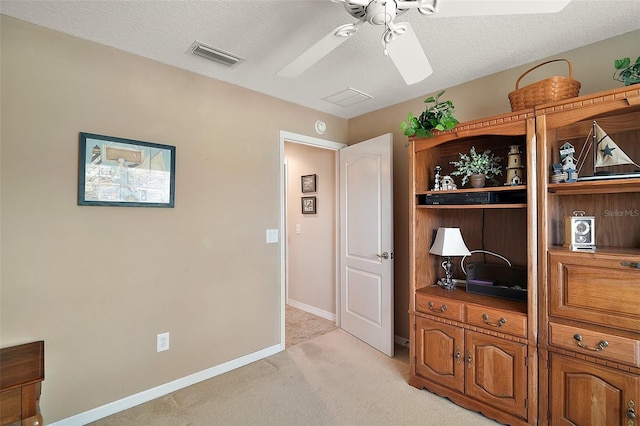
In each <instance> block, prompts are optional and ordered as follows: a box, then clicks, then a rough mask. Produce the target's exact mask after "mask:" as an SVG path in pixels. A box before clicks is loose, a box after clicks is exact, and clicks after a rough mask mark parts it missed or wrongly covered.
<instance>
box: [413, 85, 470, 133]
mask: <svg viewBox="0 0 640 426" xmlns="http://www.w3.org/2000/svg"><path fill="white" fill-rule="evenodd" d="M444 92H445V91H444V90H443V91H442V92H440V93H438V94H437V95H436V96H435V97H434V96H429V97H428V98H427V99H425V100H424V103H425V104H427V106H426V108H425V110H424V111H423V112H422V114H420V116H418V117H416V116H414V115H413V113H412V112H409V114H408V115H407V120H406V121H403V122H402V123H401V124H400V130H402V131H403V132H404V134H405V136H414V135H415V136H416V137H419V138H422V137H425V136H429V137H432V136H433V131H434V130H449V129H453V128H454V127H455V126H456V124H458V123H459V121H458V120H457V119H456V118H455V117H454V116H453V110H454V106H453V102H451V101H440V96H442V94H443V93H444Z"/></svg>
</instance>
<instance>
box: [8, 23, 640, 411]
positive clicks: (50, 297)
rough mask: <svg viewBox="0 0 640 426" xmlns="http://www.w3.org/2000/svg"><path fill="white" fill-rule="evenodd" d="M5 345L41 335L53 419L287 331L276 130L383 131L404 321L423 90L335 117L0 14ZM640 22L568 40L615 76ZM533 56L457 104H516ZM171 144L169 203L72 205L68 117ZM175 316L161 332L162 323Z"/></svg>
mask: <svg viewBox="0 0 640 426" xmlns="http://www.w3.org/2000/svg"><path fill="white" fill-rule="evenodd" d="M0 28H1V29H0V31H1V34H0V35H1V37H0V40H1V46H0V54H1V69H0V71H1V77H2V78H1V83H0V84H1V85H0V90H1V93H2V98H1V104H0V108H1V126H2V128H1V133H0V137H1V146H0V154H1V157H0V161H1V164H0V166H1V172H0V179H1V181H0V182H1V187H0V190H1V212H0V213H1V218H0V220H1V222H0V225H1V227H0V228H1V232H2V233H1V235H0V238H1V241H0V243H1V247H0V249H1V255H2V259H1V262H2V264H1V276H0V278H1V283H0V284H1V286H2V288H1V293H0V296H1V301H0V304H1V305H0V308H1V316H0V321H1V324H0V338H1V342H0V345H1V346H3V347H4V346H10V345H12V344H18V343H23V342H27V341H32V340H39V339H43V340H45V342H46V380H45V382H44V384H43V396H42V401H41V405H42V409H43V412H44V415H45V420H46V422H47V423H50V422H53V421H56V420H59V419H62V418H65V417H68V416H71V415H74V414H77V413H80V412H83V411H86V410H89V409H92V408H95V407H98V406H101V405H104V404H106V403H108V402H111V401H114V400H118V399H120V398H123V397H126V396H129V395H132V394H135V393H137V392H140V391H143V390H146V389H149V388H152V387H154V386H157V385H161V384H164V383H167V382H169V381H171V380H174V379H177V378H180V377H184V376H186V375H188V374H190V373H194V372H197V371H201V370H204V369H206V368H209V367H212V366H216V365H219V364H221V363H223V362H225V361H229V360H232V359H235V358H238V357H240V356H243V355H246V354H248V353H251V352H254V351H257V350H260V349H264V348H267V347H271V346H273V345H276V344H278V343H279V341H280V335H279V332H280V328H279V321H280V312H279V306H280V299H279V297H280V294H279V293H280V288H279V283H280V277H279V264H280V258H279V249H278V245H277V244H265V229H268V228H277V227H278V223H279V209H280V201H279V181H278V179H279V172H280V167H279V164H278V162H279V152H278V149H279V131H280V130H287V131H291V132H295V133H299V134H306V135H314V134H315V133H314V130H313V126H314V123H315V122H316V120H319V119H320V120H323V121H325V122H326V123H327V128H328V129H329V130H328V131H327V133H326V134H325V135H324V136H323V137H325V138H326V139H328V140H333V141H337V142H347V141H349V142H351V143H355V142H357V141H361V140H364V139H368V138H370V137H373V136H377V135H380V134H384V133H388V132H393V133H394V140H395V147H394V158H395V165H394V169H395V170H394V184H395V187H394V198H395V211H394V217H395V219H396V221H395V225H394V226H395V230H394V232H395V235H396V241H395V254H396V264H395V270H396V277H395V279H396V292H395V293H396V294H395V297H396V334H399V335H402V336H407V335H408V320H407V315H406V311H407V306H408V302H407V298H408V255H407V252H408V239H407V236H408V224H407V220H406V218H407V209H408V200H407V193H408V192H407V188H408V180H407V153H406V149H405V143H406V140H407V139H406V137H405V136H403V135H402V134H401V133H400V132H399V131H398V125H399V123H400V122H401V121H402V120H403V119H404V117H405V115H406V113H407V112H408V111H410V110H411V111H414V112H419V111H421V110H422V109H423V104H422V100H423V99H424V97H426V96H427V94H423V95H420V96H418V97H417V98H416V99H414V100H411V101H408V102H405V103H403V104H399V105H395V106H393V107H390V108H386V109H384V110H381V111H377V112H374V113H371V114H367V115H364V116H362V117H357V118H354V119H352V120H349V121H347V120H342V119H339V118H336V117H333V116H330V115H327V114H323V113H319V112H317V111H313V110H310V109H306V108H302V107H300V106H297V105H293V104H290V103H286V102H283V101H279V100H276V99H274V98H271V97H268V96H264V95H261V94H258V93H255V92H252V91H249V90H245V89H242V88H239V87H236V86H232V85H228V84H225V83H222V82H219V81H215V80H212V79H208V78H205V77H202V76H199V75H195V74H192V73H188V72H185V71H181V70H178V69H175V68H172V67H169V66H166V65H162V64H159V63H156V62H153V61H150V60H146V59H143V58H140V57H136V56H132V55H129V54H125V53H123V52H119V51H117V50H114V49H111V48H108V47H104V46H100V45H96V44H94V43H90V42H87V41H83V40H79V39H76V38H73V37H70V36H66V35H62V34H59V33H56V32H53V31H49V30H46V29H43V28H40V27H36V26H32V25H29V24H26V23H24V22H21V21H18V20H15V19H12V18H8V17H5V16H2V17H1V22H0ZM638 37H640V32H638V31H636V32H634V33H630V34H627V35H625V36H621V37H617V38H614V39H611V40H608V41H605V42H602V43H599V44H596V45H593V46H591V47H588V48H583V49H577V50H575V51H571V52H568V53H567V54H566V55H561V56H565V57H567V58H569V59H570V60H572V61H573V64H574V67H575V73H576V74H575V77H576V78H577V79H578V80H580V81H582V83H583V90H582V93H583V94H586V93H591V92H594V91H598V90H603V89H607V88H610V87H617V86H618V85H619V83H617V82H615V81H613V80H611V74H612V67H611V63H612V61H613V59H614V58H617V57H622V56H634V55H637V45H638V43H637V41H638ZM525 69H527V67H526V66H525V67H520V68H517V69H513V70H509V71H505V72H503V73H499V74H496V75H493V76H489V77H486V78H484V79H480V80H476V81H474V82H470V83H467V84H463V85H460V86H456V87H453V88H451V89H449V90H448V92H447V95H446V96H447V98H449V99H452V100H453V101H454V102H455V104H456V106H457V111H458V117H459V118H460V119H461V120H469V119H473V118H478V117H481V116H486V115H492V114H498V113H502V112H507V111H509V104H508V101H507V98H506V96H507V93H508V92H509V91H511V90H512V89H513V84H514V82H515V80H516V78H517V77H518V76H519V75H520V74H521V73H522V72H523V71H524V70H525ZM82 131H85V132H92V133H98V134H104V135H110V136H119V137H124V138H130V139H138V140H143V141H148V142H156V143H163V144H169V145H175V146H176V147H177V155H176V158H177V166H176V169H177V178H176V207H175V208H174V209H154V208H115V207H79V206H77V205H76V200H77V193H76V188H77V156H78V133H79V132H82ZM165 331H169V332H170V333H171V349H170V350H169V351H168V352H162V353H156V351H155V338H156V334H157V333H160V332H165Z"/></svg>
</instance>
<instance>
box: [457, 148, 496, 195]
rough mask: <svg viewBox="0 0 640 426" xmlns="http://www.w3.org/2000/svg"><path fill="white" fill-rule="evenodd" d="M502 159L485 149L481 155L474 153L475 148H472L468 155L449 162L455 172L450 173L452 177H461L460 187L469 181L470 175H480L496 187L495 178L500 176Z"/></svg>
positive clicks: (461, 155)
mask: <svg viewBox="0 0 640 426" xmlns="http://www.w3.org/2000/svg"><path fill="white" fill-rule="evenodd" d="M501 160H502V158H500V157H497V156H495V155H494V154H493V153H492V152H491V150H490V149H487V150H486V151H485V152H483V153H482V154H478V153H477V152H476V147H475V146H472V147H471V149H470V150H469V154H460V161H451V163H450V164H453V165H454V166H455V167H456V168H457V170H455V171H453V172H451V174H452V175H455V176H462V185H463V186H464V184H465V183H467V181H468V180H469V177H471V175H475V174H482V175H485V177H486V178H487V179H489V180H491V181H492V182H493V184H494V185H498V181H497V180H496V176H498V175H501V174H502V170H500V161H501Z"/></svg>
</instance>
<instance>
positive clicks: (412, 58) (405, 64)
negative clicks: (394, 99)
mask: <svg viewBox="0 0 640 426" xmlns="http://www.w3.org/2000/svg"><path fill="white" fill-rule="evenodd" d="M391 31H394V34H395V35H392V36H390V37H387V36H386V34H385V37H386V51H387V53H388V55H389V57H390V58H391V60H392V61H393V63H394V64H395V66H396V68H398V71H400V75H402V78H403V79H404V81H405V83H407V84H408V85H411V84H415V83H418V82H419V81H422V80H424V79H425V78H427V77H429V76H430V75H431V73H432V72H433V70H432V69H431V65H429V61H428V60H427V56H426V55H425V54H424V50H422V46H420V42H419V41H418V37H416V33H415V31H413V28H412V27H411V25H409V23H408V22H402V23H399V24H395V28H394V29H392V30H391Z"/></svg>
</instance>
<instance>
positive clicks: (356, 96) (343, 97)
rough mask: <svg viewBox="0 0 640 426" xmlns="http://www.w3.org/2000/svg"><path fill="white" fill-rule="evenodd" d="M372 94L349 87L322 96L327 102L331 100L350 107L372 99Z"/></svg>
mask: <svg viewBox="0 0 640 426" xmlns="http://www.w3.org/2000/svg"><path fill="white" fill-rule="evenodd" d="M371 98H372V96H370V95H367V94H366V93H363V92H361V91H359V90H356V89H352V88H351V87H347V88H346V89H344V90H341V91H339V92H338V93H334V94H333V95H330V96H327V97H326V98H322V99H324V100H325V101H327V102H331V103H333V104H336V105H338V106H341V107H345V108H346V107H349V106H351V105H355V104H359V103H360V102H364V101H367V100H369V99H371Z"/></svg>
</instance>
